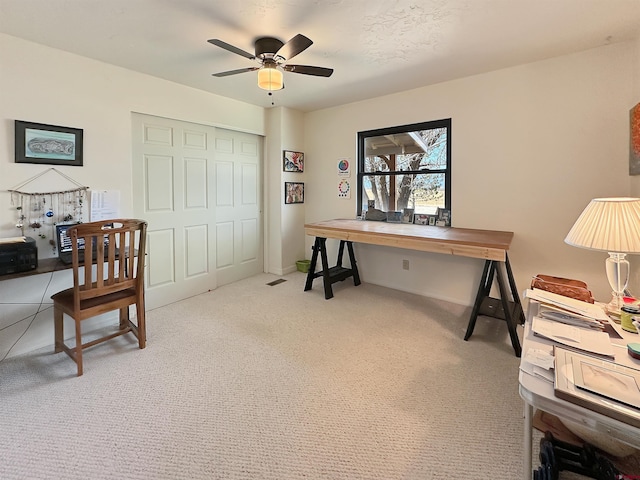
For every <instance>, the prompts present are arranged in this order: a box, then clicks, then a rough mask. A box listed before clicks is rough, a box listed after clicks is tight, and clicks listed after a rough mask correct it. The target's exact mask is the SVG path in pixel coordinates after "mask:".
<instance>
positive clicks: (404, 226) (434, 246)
mask: <svg viewBox="0 0 640 480" xmlns="http://www.w3.org/2000/svg"><path fill="white" fill-rule="evenodd" d="M304 230H305V233H306V234H307V235H311V236H315V237H323V238H336V239H339V240H347V241H350V242H356V243H369V244H372V245H383V246H388V247H397V248H406V249H409V250H420V251H423V252H435V253H443V254H447V255H460V256H464V257H473V258H483V259H485V260H497V261H501V262H504V261H505V259H506V254H507V250H509V246H510V245H511V240H512V239H513V232H501V231H496V230H475V229H470V228H455V227H433V226H429V225H414V224H411V223H388V222H373V221H368V220H351V219H335V220H325V221H322V222H316V223H307V224H306V225H305V226H304Z"/></svg>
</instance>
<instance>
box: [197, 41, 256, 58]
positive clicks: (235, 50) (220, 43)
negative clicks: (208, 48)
mask: <svg viewBox="0 0 640 480" xmlns="http://www.w3.org/2000/svg"><path fill="white" fill-rule="evenodd" d="M207 42H209V43H210V44H211V45H215V46H216V47H220V48H224V49H225V50H228V51H229V52H231V53H236V54H238V55H241V56H243V57H246V58H248V59H249V60H253V59H254V58H256V57H255V55H253V54H252V53H249V52H245V51H244V50H242V49H240V48H238V47H234V46H233V45H229V44H228V43H227V42H223V41H222V40H218V39H217V38H212V39H211V40H207Z"/></svg>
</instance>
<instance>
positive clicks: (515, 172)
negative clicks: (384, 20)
mask: <svg viewBox="0 0 640 480" xmlns="http://www.w3.org/2000/svg"><path fill="white" fill-rule="evenodd" d="M638 48H639V47H638V44H637V43H623V44H615V45H609V46H606V47H601V48H597V49H593V50H589V51H585V52H581V53H578V54H574V55H569V56H563V57H558V58H553V59H550V60H545V61H541V62H536V63H531V64H526V65H522V66H519V67H515V68H509V69H504V70H499V71H495V72H491V73H487V74H483V75H477V76H473V77H468V78H463V79H460V80H456V81H451V82H446V83H442V84H439V85H433V86H429V87H424V88H421V89H416V90H412V91H407V92H403V93H400V94H396V95H389V96H385V97H381V98H376V99H372V100H368V101H363V102H358V103H353V104H349V105H343V106H340V107H336V108H331V109H326V110H320V111H316V112H311V113H308V114H306V116H305V138H306V142H305V148H306V153H307V155H308V156H309V158H310V159H313V161H311V160H310V161H309V162H307V171H308V178H309V180H308V183H309V194H308V197H307V198H308V206H307V217H306V220H307V221H308V222H312V221H319V220H324V219H330V218H340V217H342V218H353V217H354V216H355V211H356V204H355V202H356V200H355V195H353V197H352V198H351V200H343V199H339V198H338V197H337V195H336V173H335V170H336V168H335V165H336V160H337V159H338V158H340V157H351V158H352V159H353V160H355V156H356V133H357V132H358V131H362V130H369V129H373V128H381V127H389V126H395V125H402V124H409V123H414V122H421V121H427V120H436V119H441V118H449V117H451V118H452V165H453V167H452V168H453V176H452V221H453V226H455V227H466V228H479V229H490V230H507V231H513V232H515V237H514V241H513V243H512V246H511V250H510V252H509V257H510V259H511V264H512V266H513V269H514V274H515V277H516V283H517V286H518V289H519V290H520V291H521V292H522V291H523V290H524V289H525V288H527V287H528V285H529V284H530V281H531V277H532V276H533V275H535V274H537V273H547V274H553V275H560V276H569V277H573V278H580V279H583V280H585V281H586V282H587V283H588V284H589V286H590V287H591V288H592V290H593V292H594V295H596V297H597V298H598V299H603V300H608V295H609V288H608V283H607V280H606V276H605V272H604V261H605V258H606V255H605V254H602V253H596V252H590V251H586V250H581V249H578V248H574V247H570V246H568V245H566V244H564V242H563V239H564V236H565V235H566V233H567V232H568V231H569V229H570V227H571V226H572V224H573V222H574V221H575V219H576V218H577V217H578V215H579V214H580V212H581V211H582V209H583V208H584V207H585V206H586V205H587V203H588V202H589V200H590V199H591V198H594V197H599V196H624V195H628V194H629V190H630V187H629V182H628V180H627V179H628V112H629V108H631V106H632V105H633V103H634V102H633V98H634V95H633V93H634V92H633V80H632V77H633V71H634V61H637V50H638ZM353 181H354V183H355V178H353ZM306 242H307V245H311V242H312V239H311V238H307V240H306ZM334 250H335V247H334ZM356 257H357V259H358V265H359V267H360V271H361V276H362V278H363V280H364V281H366V282H370V283H376V284H380V285H387V286H392V287H395V288H399V289H401V290H407V291H412V292H415V293H420V294H424V295H428V296H433V297H437V298H443V299H447V300H450V301H454V302H458V303H462V304H471V303H472V301H473V298H474V296H475V293H476V289H477V282H478V279H479V278H480V274H481V269H482V261H481V260H476V259H466V258H454V257H447V256H442V255H437V254H428V253H418V252H411V251H400V250H395V249H392V248H386V247H375V246H363V245H358V246H357V248H356ZM402 259H409V260H410V270H409V271H404V270H402ZM631 288H632V289H636V291H639V292H640V282H636V283H635V285H631Z"/></svg>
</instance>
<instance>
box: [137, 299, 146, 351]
mask: <svg viewBox="0 0 640 480" xmlns="http://www.w3.org/2000/svg"><path fill="white" fill-rule="evenodd" d="M136 315H137V317H138V346H139V347H140V348H144V347H146V346H147V325H146V319H145V312H144V303H140V302H139V303H136Z"/></svg>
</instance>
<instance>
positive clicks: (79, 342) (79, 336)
mask: <svg viewBox="0 0 640 480" xmlns="http://www.w3.org/2000/svg"><path fill="white" fill-rule="evenodd" d="M75 357H76V358H75V361H76V363H77V364H78V376H81V375H82V373H83V371H82V331H81V328H80V320H76V348H75Z"/></svg>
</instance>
